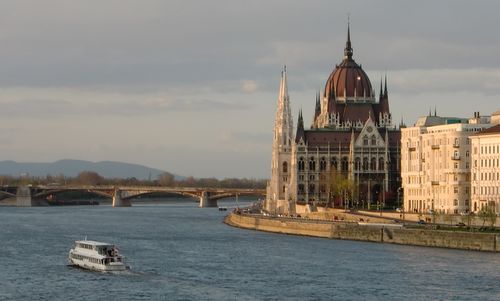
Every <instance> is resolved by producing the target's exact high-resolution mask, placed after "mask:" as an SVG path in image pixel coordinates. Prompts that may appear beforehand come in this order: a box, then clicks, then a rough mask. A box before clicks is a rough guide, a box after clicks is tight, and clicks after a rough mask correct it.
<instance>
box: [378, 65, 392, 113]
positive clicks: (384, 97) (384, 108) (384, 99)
mask: <svg viewBox="0 0 500 301" xmlns="http://www.w3.org/2000/svg"><path fill="white" fill-rule="evenodd" d="M380 91H382V80H381V81H380ZM380 93H381V98H380V113H382V114H390V112H389V93H388V92H387V75H386V76H385V81H384V92H383V93H382V92H380Z"/></svg>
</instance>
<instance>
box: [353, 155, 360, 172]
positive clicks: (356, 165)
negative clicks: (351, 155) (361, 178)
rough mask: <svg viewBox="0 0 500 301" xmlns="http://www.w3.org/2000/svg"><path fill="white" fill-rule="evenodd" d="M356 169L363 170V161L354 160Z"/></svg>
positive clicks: (357, 158)
mask: <svg viewBox="0 0 500 301" xmlns="http://www.w3.org/2000/svg"><path fill="white" fill-rule="evenodd" d="M354 169H355V170H360V169H361V159H360V158H359V157H356V159H355V160H354Z"/></svg>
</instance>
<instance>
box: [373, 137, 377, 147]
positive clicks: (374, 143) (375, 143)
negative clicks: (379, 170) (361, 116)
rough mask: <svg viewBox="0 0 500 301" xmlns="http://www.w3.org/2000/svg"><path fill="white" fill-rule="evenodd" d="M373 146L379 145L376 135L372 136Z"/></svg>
mask: <svg viewBox="0 0 500 301" xmlns="http://www.w3.org/2000/svg"><path fill="white" fill-rule="evenodd" d="M372 145H377V138H376V137H375V135H373V136H372Z"/></svg>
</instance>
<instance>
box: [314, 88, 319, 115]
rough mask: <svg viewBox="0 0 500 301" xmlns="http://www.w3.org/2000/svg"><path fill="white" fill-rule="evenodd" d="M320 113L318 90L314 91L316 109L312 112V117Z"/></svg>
mask: <svg viewBox="0 0 500 301" xmlns="http://www.w3.org/2000/svg"><path fill="white" fill-rule="evenodd" d="M319 114H321V102H320V101H319V91H318V93H316V110H315V112H314V118H316V117H318V116H319Z"/></svg>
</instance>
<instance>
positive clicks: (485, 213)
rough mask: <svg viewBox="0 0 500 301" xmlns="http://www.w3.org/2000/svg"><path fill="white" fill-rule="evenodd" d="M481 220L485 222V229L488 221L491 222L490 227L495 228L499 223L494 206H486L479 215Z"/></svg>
mask: <svg viewBox="0 0 500 301" xmlns="http://www.w3.org/2000/svg"><path fill="white" fill-rule="evenodd" d="M478 216H479V218H480V219H481V220H483V227H484V224H485V223H486V221H488V222H489V224H490V226H491V227H493V226H495V224H496V222H497V215H496V213H495V209H494V208H492V206H485V207H484V208H483V209H481V211H479V214H478Z"/></svg>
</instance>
